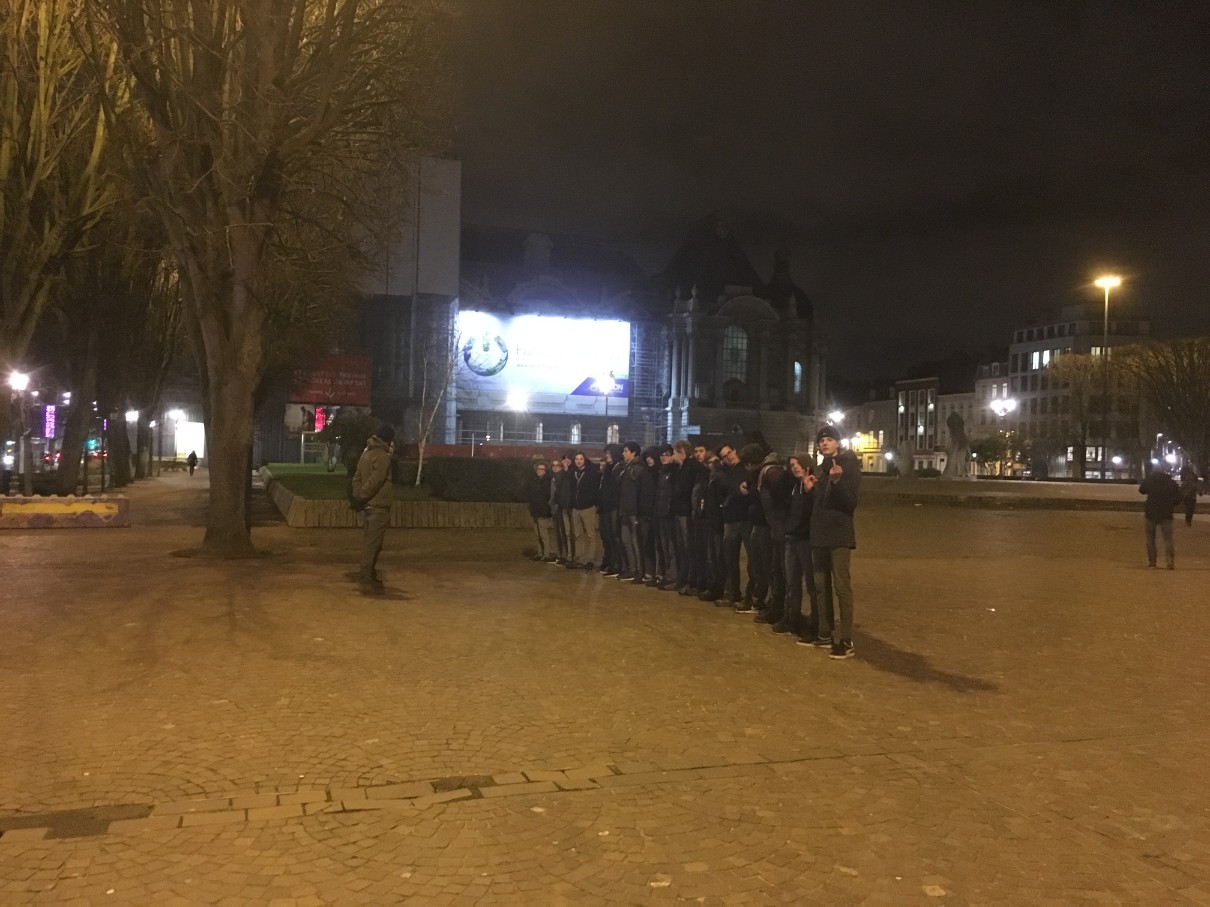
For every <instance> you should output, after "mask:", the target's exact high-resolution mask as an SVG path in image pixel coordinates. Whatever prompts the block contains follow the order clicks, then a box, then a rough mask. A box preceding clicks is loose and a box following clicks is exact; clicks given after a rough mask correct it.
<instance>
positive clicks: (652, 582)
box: [643, 576, 660, 589]
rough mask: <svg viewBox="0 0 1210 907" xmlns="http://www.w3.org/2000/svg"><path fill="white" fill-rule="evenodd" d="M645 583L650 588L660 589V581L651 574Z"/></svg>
mask: <svg viewBox="0 0 1210 907" xmlns="http://www.w3.org/2000/svg"><path fill="white" fill-rule="evenodd" d="M643 585H644V586H646V587H647V588H648V589H658V588H659V587H660V581H659V580H658V579H656V578H655V577H654V576H649V577H647V579H645V580H644V581H643Z"/></svg>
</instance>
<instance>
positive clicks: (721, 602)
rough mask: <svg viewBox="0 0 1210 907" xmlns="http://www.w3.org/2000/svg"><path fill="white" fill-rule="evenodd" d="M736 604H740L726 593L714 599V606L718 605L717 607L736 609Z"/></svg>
mask: <svg viewBox="0 0 1210 907" xmlns="http://www.w3.org/2000/svg"><path fill="white" fill-rule="evenodd" d="M736 604H738V602H733V601H731V599H729V598H727V596H725V595H723V596H721V597H719V598H717V599H715V600H714V607H716V608H731V609H734V608H735V606H736Z"/></svg>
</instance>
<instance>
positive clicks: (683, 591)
mask: <svg viewBox="0 0 1210 907" xmlns="http://www.w3.org/2000/svg"><path fill="white" fill-rule="evenodd" d="M676 591H677V593H678V594H680V595H697V590H696V589H694V588H693V587H692V586H688V585H686V586H681V588H679V589H677V590H676Z"/></svg>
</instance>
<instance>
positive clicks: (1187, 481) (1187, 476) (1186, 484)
mask: <svg viewBox="0 0 1210 907" xmlns="http://www.w3.org/2000/svg"><path fill="white" fill-rule="evenodd" d="M190 472H192V470H190ZM1197 484H1198V480H1197V471H1196V470H1195V469H1194V468H1193V467H1192V466H1190V465H1189V464H1188V463H1186V464H1185V465H1184V466H1183V467H1181V503H1183V504H1184V505H1185V525H1186V526H1192V525H1193V513H1194V511H1196V510H1197Z"/></svg>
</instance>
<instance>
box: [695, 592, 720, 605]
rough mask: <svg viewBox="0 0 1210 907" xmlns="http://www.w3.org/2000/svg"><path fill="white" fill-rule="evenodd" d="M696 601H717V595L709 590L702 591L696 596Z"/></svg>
mask: <svg viewBox="0 0 1210 907" xmlns="http://www.w3.org/2000/svg"><path fill="white" fill-rule="evenodd" d="M697 598H698V601H703V602H712V601H718V593H717V592H712V591H710V590H709V589H703V590H702V591H701V592H699V593H698V594H697Z"/></svg>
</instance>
